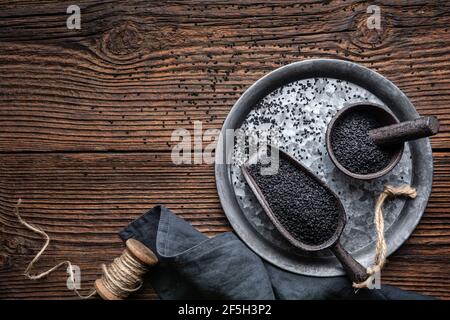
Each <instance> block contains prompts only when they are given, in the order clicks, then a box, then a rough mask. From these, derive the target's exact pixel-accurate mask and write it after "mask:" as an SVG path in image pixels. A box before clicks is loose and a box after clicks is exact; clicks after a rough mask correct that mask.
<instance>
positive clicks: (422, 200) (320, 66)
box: [215, 59, 433, 277]
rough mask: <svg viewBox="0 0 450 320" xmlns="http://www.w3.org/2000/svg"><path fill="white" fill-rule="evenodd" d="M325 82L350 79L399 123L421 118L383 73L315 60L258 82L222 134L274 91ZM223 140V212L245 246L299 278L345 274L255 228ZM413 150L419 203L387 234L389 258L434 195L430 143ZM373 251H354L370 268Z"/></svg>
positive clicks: (219, 183)
mask: <svg viewBox="0 0 450 320" xmlns="http://www.w3.org/2000/svg"><path fill="white" fill-rule="evenodd" d="M321 77H322V78H324V77H326V78H335V79H340V80H346V81H349V82H352V83H354V84H356V85H358V86H360V87H362V88H364V89H366V90H368V91H370V92H371V93H373V94H374V95H375V96H377V97H378V98H379V99H380V100H381V101H383V103H385V104H386V105H387V106H389V108H390V109H391V110H392V112H393V113H394V114H395V115H396V116H397V117H398V119H399V120H400V121H407V120H412V119H414V118H417V117H418V116H419V114H418V113H417V111H416V109H415V108H414V106H413V105H412V103H411V102H410V101H409V99H408V98H407V97H406V95H405V94H404V93H403V92H402V91H401V90H400V89H399V88H398V87H397V86H395V85H394V84H393V83H392V82H390V81H389V80H387V79H386V78H385V77H383V76H382V75H380V74H379V73H377V72H375V71H372V70H370V69H368V68H366V67H363V66H360V65H358V64H355V63H352V62H348V61H343V60H337V59H313V60H305V61H300V62H294V63H291V64H289V65H286V66H283V67H281V68H278V69H276V70H274V71H272V72H270V73H269V74H267V75H265V76H264V77H262V78H261V79H259V80H257V81H256V82H255V83H254V84H253V85H251V86H250V87H249V88H248V89H247V90H246V91H245V92H244V93H243V94H242V95H241V97H240V98H239V99H238V101H237V102H236V103H235V105H234V106H233V108H232V109H231V111H230V113H229V114H228V116H227V118H226V119H225V122H224V124H223V127H222V132H226V131H225V130H226V129H237V128H239V127H240V126H241V124H242V122H243V121H244V119H245V118H246V116H247V115H248V113H249V112H250V111H251V110H252V108H253V107H254V106H255V105H256V104H257V103H258V102H259V101H260V100H261V99H262V98H264V97H265V96H266V95H267V94H269V93H270V92H272V91H273V90H275V89H277V88H279V87H281V86H283V85H286V84H288V83H291V82H293V81H298V80H302V79H308V78H321ZM224 138H225V135H224V134H221V135H220V138H219V140H218V144H217V148H216V157H215V160H216V165H215V177H216V187H217V192H218V194H219V198H220V203H221V205H222V208H223V210H224V212H225V214H226V216H227V218H228V220H229V221H230V224H231V226H232V227H233V229H234V231H235V232H236V234H237V235H238V236H239V237H240V238H241V239H242V241H243V242H244V243H246V244H247V245H248V246H249V247H250V248H251V249H252V250H253V251H254V252H256V253H257V254H258V255H259V256H261V257H262V258H263V259H265V260H267V261H268V262H270V263H272V264H274V265H276V266H278V267H280V268H282V269H285V270H288V271H291V272H294V273H299V274H305V275H310V276H320V277H327V276H337V275H343V274H345V272H344V270H343V269H342V267H341V266H340V264H339V262H338V261H337V259H336V258H334V257H320V258H314V259H311V258H307V257H301V256H298V255H293V254H292V253H291V254H290V253H288V252H285V251H283V250H280V249H279V248H278V247H276V246H275V245H273V244H272V243H270V242H269V241H268V240H267V239H265V238H264V237H262V236H261V235H260V234H259V233H258V231H257V230H255V229H254V227H253V226H252V225H251V224H250V222H249V221H248V220H247V219H246V217H245V215H244V213H243V212H242V210H241V208H240V206H239V204H238V202H237V199H236V195H235V193H234V188H233V186H232V180H231V165H230V164H227V162H226V160H227V158H228V159H229V158H230V155H228V154H226V153H225V149H226V148H225V147H224V141H225V140H224ZM409 146H410V150H411V155H412V163H413V177H412V184H413V186H415V187H416V189H417V197H416V199H415V200H409V201H406V203H405V205H404V207H403V210H402V212H401V213H400V215H399V217H398V218H397V220H396V221H395V222H394V223H393V224H392V226H391V227H390V228H389V229H388V230H387V231H386V235H385V237H386V242H387V246H388V255H390V254H392V253H393V252H394V251H395V250H397V249H398V248H399V247H400V246H401V245H402V244H403V242H405V241H406V240H407V239H408V237H409V236H410V235H411V233H412V232H413V230H414V229H415V227H416V226H417V224H418V223H419V221H420V218H421V217H422V214H423V212H424V211H425V207H426V205H427V202H428V198H429V196H430V193H431V185H432V179H433V158H432V154H431V145H430V142H429V140H428V139H427V138H424V139H419V140H416V141H413V142H409ZM229 149H230V150H228V151H229V152H232V148H229ZM373 248H374V245H373V244H372V245H369V246H366V247H364V248H362V249H360V250H357V251H356V252H352V255H353V256H354V257H355V259H356V260H358V261H359V262H360V263H361V264H362V265H364V266H366V267H367V266H368V265H370V264H371V263H372V262H373V261H372V260H373Z"/></svg>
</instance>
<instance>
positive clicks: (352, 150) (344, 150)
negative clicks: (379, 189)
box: [331, 111, 395, 174]
mask: <svg viewBox="0 0 450 320" xmlns="http://www.w3.org/2000/svg"><path fill="white" fill-rule="evenodd" d="M382 125H383V124H382V123H380V122H379V121H378V119H376V118H375V117H374V116H373V115H371V113H369V112H362V111H355V112H349V113H347V114H344V115H343V116H342V118H340V119H339V120H338V122H337V123H336V125H335V127H334V130H333V132H332V133H331V146H332V148H333V153H334V155H335V157H336V159H337V160H338V161H339V163H340V164H341V165H342V166H344V167H345V168H346V169H347V170H349V171H350V172H353V173H357V174H370V173H375V172H378V171H380V170H382V169H384V168H386V167H387V166H388V165H389V163H390V162H391V159H392V156H393V155H394V153H395V148H393V147H381V146H378V145H377V144H376V143H375V142H374V141H373V140H372V139H371V138H370V137H369V135H368V131H369V130H371V129H375V128H379V127H381V126H382Z"/></svg>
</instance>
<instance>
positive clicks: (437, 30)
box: [0, 0, 450, 299]
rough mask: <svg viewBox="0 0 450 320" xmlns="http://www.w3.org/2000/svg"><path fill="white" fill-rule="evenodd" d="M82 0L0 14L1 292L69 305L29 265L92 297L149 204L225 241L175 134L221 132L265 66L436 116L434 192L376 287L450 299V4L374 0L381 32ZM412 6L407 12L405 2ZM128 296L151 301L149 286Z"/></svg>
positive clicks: (322, 15) (295, 11)
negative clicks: (305, 69)
mask: <svg viewBox="0 0 450 320" xmlns="http://www.w3.org/2000/svg"><path fill="white" fill-rule="evenodd" d="M300 2H301V1H281V0H279V1H273V2H272V4H268V3H267V4H266V3H264V2H263V1H252V0H245V1H222V2H216V1H200V0H187V1H155V2H151V1H108V2H104V3H102V2H99V1H96V0H92V1H81V0H80V1H77V2H76V3H77V4H78V5H79V6H80V8H81V29H79V30H77V29H72V30H69V29H68V28H67V27H66V19H67V18H68V17H69V16H70V15H69V14H66V9H67V7H68V6H69V5H71V4H72V3H71V2H64V3H62V2H61V1H42V0H41V1H23V2H21V1H1V4H0V222H1V223H0V244H1V246H0V298H69V297H70V298H72V297H73V296H74V295H73V293H72V292H71V291H68V290H67V288H66V278H67V274H66V273H65V271H64V270H60V271H58V272H57V273H56V274H54V275H52V276H50V277H49V278H47V279H46V280H42V281H35V282H33V281H29V280H27V279H25V277H24V276H23V271H24V269H25V267H26V265H27V263H28V262H29V261H30V259H31V258H32V257H33V255H35V254H36V252H37V250H38V249H39V248H40V246H41V245H42V240H41V239H40V238H39V237H38V236H36V235H34V234H32V233H30V232H29V231H27V230H26V229H24V228H23V227H22V226H21V225H19V223H18V222H17V220H16V218H15V216H14V215H13V207H14V205H15V203H16V201H17V199H18V198H19V197H21V198H23V200H24V204H23V209H22V214H23V216H24V217H25V218H26V219H27V220H28V221H29V222H31V223H34V224H36V225H38V226H39V227H41V228H42V229H45V230H46V231H48V233H49V235H50V236H51V237H52V239H53V241H52V242H51V245H50V246H49V248H48V251H47V252H46V253H45V254H44V255H43V257H42V260H41V261H40V262H39V263H38V265H37V270H43V269H45V268H48V267H50V266H52V265H54V264H55V263H56V262H59V261H61V260H65V259H70V260H71V261H73V262H74V263H75V264H77V265H79V266H80V268H81V271H82V286H83V288H85V289H88V288H89V287H90V286H91V285H92V283H93V281H94V279H95V278H96V277H97V276H99V274H100V272H101V270H100V267H99V266H100V264H101V263H106V262H109V261H110V259H111V258H112V257H115V256H117V255H118V254H119V253H120V252H121V250H122V247H123V244H122V243H121V241H120V240H119V238H118V237H117V232H118V230H120V229H121V228H122V227H123V226H125V225H126V224H127V223H128V222H130V221H132V220H133V219H134V218H136V217H137V216H139V215H140V214H142V213H143V212H144V211H146V210H147V209H148V208H150V207H152V206H153V205H155V204H157V203H163V204H165V205H166V206H167V207H169V208H170V209H172V210H173V211H174V212H175V213H176V214H178V215H179V216H181V217H183V218H184V219H186V220H187V221H189V222H190V223H192V224H193V225H194V226H195V227H196V228H197V229H198V230H200V231H202V232H204V233H205V234H207V235H209V236H213V235H215V234H217V233H221V232H224V231H229V230H230V226H229V224H228V222H227V219H226V218H225V216H224V214H223V211H222V209H221V206H220V203H219V200H218V196H217V193H216V188H215V182H214V171H213V166H212V165H206V164H204V165H183V166H176V165H174V164H172V161H171V157H170V152H171V147H172V145H173V144H174V143H172V142H171V133H172V131H173V130H174V129H175V128H180V127H184V128H186V129H188V130H191V129H192V127H193V121H195V120H201V121H203V128H204V129H206V128H220V127H221V125H222V122H223V120H224V118H225V117H226V115H227V113H228V111H229V110H230V108H231V107H232V105H233V104H234V102H235V101H236V99H237V98H238V97H239V95H240V94H241V93H242V92H243V91H244V90H245V88H247V87H248V86H249V85H250V84H252V83H253V82H254V81H255V80H256V79H258V78H260V77H261V76H262V75H264V74H266V73H267V72H269V71H271V70H273V69H275V68H277V67H279V66H282V65H285V64H288V63H290V62H294V61H300V60H304V59H309V58H339V59H345V60H350V61H354V62H357V63H360V64H362V65H365V66H367V67H369V68H372V69H374V70H376V71H378V72H380V73H381V74H383V75H385V76H386V77H388V78H389V79H390V80H392V81H393V82H394V83H395V84H396V85H397V86H399V87H400V88H401V89H402V90H403V91H404V92H405V93H406V94H407V95H408V96H409V98H410V99H411V101H412V102H413V103H414V105H415V106H416V108H417V110H418V111H419V112H420V113H421V114H422V115H432V114H434V115H437V116H438V118H439V119H440V121H441V124H442V125H441V133H440V134H439V135H437V136H435V137H433V138H432V139H431V143H432V146H433V150H434V165H435V173H434V183H433V192H432V195H431V199H430V202H429V204H428V208H427V210H426V212H425V215H424V217H423V218H422V220H421V222H420V224H419V226H418V227H417V229H416V230H415V232H414V233H413V235H412V236H411V238H410V239H409V240H408V241H407V243H406V244H404V245H403V246H402V247H401V249H400V250H398V251H397V252H396V253H395V254H394V255H393V256H392V257H391V258H390V259H389V264H388V265H387V267H386V269H385V270H384V271H383V275H382V281H383V283H389V284H393V285H397V286H399V287H401V288H403V289H407V290H412V291H416V292H420V293H424V294H429V295H433V296H436V297H441V298H447V299H448V298H450V279H449V276H450V216H449V214H450V202H449V195H450V158H449V155H450V107H449V105H450V30H449V28H450V3H449V2H448V1H402V4H401V3H400V1H379V2H378V5H379V6H380V9H381V26H382V30H379V31H377V30H374V29H368V27H367V24H366V20H367V18H368V17H369V16H370V15H369V14H368V13H367V12H366V10H367V7H368V5H369V3H364V2H362V1H353V2H352V1H325V2H321V1H308V2H307V3H305V4H301V3H300ZM406 3H408V4H406ZM135 297H138V298H156V297H157V296H156V294H155V293H154V292H153V291H152V289H151V288H150V287H149V286H148V285H147V286H145V288H144V289H143V290H141V292H140V293H139V294H137V295H136V296H135Z"/></svg>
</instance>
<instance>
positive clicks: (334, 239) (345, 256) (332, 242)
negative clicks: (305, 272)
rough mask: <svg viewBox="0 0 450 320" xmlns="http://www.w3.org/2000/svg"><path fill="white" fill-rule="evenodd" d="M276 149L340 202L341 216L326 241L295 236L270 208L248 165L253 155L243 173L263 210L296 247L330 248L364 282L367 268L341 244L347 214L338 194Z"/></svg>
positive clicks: (251, 161) (356, 279) (244, 166)
mask: <svg viewBox="0 0 450 320" xmlns="http://www.w3.org/2000/svg"><path fill="white" fill-rule="evenodd" d="M274 149H275V150H278V152H279V156H280V158H282V157H284V159H287V160H289V161H291V163H292V164H293V165H294V166H296V167H297V168H298V170H301V171H303V172H304V173H306V174H307V175H308V176H309V177H311V178H312V179H313V180H314V181H316V182H317V183H318V184H320V185H321V186H322V187H323V188H325V190H327V191H328V192H329V193H330V194H331V195H332V196H333V197H334V198H335V199H336V203H337V204H338V206H339V208H338V210H339V218H338V223H337V227H336V230H335V232H334V234H333V236H331V237H330V238H329V239H328V240H327V241H325V242H324V243H321V244H319V245H310V244H306V243H303V242H301V241H299V240H298V239H296V238H295V237H293V236H292V235H291V234H290V232H289V231H287V230H286V228H285V227H284V226H283V225H282V224H281V223H280V221H279V220H278V218H277V217H276V216H275V214H274V213H273V211H272V209H271V208H270V206H269V204H268V202H267V201H266V198H265V196H264V194H263V193H262V191H261V189H260V188H259V186H258V184H257V183H256V181H255V179H254V178H253V177H252V175H251V174H250V172H249V170H248V167H249V166H250V164H253V163H256V161H254V160H255V158H253V157H251V158H250V159H249V160H248V161H247V162H246V163H245V164H244V165H243V166H242V167H241V169H242V174H243V175H244V178H245V180H246V181H247V183H248V185H249V186H250V189H252V191H253V193H254V194H255V196H256V198H257V199H258V202H259V203H260V204H261V206H262V208H263V210H264V211H265V213H266V214H267V215H268V217H269V218H270V220H271V221H272V223H273V224H274V225H275V227H276V228H277V230H278V231H279V232H280V233H281V235H282V236H283V237H284V238H286V239H287V240H288V241H289V242H290V243H291V244H292V245H293V246H294V247H296V248H299V249H301V250H304V251H319V250H324V249H330V250H331V251H332V252H333V254H334V255H335V256H336V257H337V258H338V259H339V261H340V262H341V264H342V266H343V267H344V269H345V271H346V272H347V275H348V277H349V278H350V279H351V280H352V281H353V282H356V283H359V282H362V281H364V280H366V279H367V277H368V274H367V273H366V269H365V268H364V267H363V266H362V265H361V264H359V263H358V262H357V261H356V260H355V259H354V258H353V257H352V256H351V255H350V254H349V253H348V252H347V251H346V250H345V249H344V248H343V247H342V245H341V244H340V242H339V238H340V236H341V234H342V231H343V230H344V227H345V223H346V219H347V218H346V214H345V210H344V207H343V205H342V203H341V201H340V200H339V198H338V197H337V195H336V194H335V193H334V192H333V191H332V190H331V189H330V188H329V187H328V186H327V185H326V184H325V183H324V182H323V181H322V180H320V179H319V178H318V177H316V176H315V174H314V173H312V172H311V171H310V170H308V169H307V168H305V167H304V166H303V165H302V164H301V163H299V162H298V161H297V160H295V159H294V158H292V157H291V156H290V155H288V154H287V153H285V152H283V151H281V150H279V149H277V148H275V147H272V152H274ZM255 156H257V155H255Z"/></svg>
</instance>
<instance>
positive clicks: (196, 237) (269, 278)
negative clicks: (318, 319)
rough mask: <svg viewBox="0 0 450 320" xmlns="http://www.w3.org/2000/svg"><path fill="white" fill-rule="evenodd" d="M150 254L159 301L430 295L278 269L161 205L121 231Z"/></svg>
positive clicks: (226, 237)
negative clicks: (359, 285)
mask: <svg viewBox="0 0 450 320" xmlns="http://www.w3.org/2000/svg"><path fill="white" fill-rule="evenodd" d="M119 235H120V237H121V238H122V240H124V241H125V240H127V239H129V238H135V239H137V240H139V241H141V242H142V243H144V244H145V245H146V246H148V247H149V248H150V249H152V250H153V252H155V254H156V255H157V256H158V258H159V261H160V262H159V264H158V265H157V266H155V267H154V268H153V269H152V271H151V272H149V274H148V277H147V278H146V280H149V281H150V282H151V284H152V286H153V288H154V289H155V290H156V292H157V293H158V294H159V296H160V298H162V299H429V298H428V297H425V296H422V295H419V294H415V293H411V292H407V291H403V290H400V289H398V288H395V287H391V286H388V285H382V287H381V289H373V290H369V289H362V290H359V291H358V292H356V293H355V291H354V289H353V288H352V285H351V282H350V281H349V280H348V279H347V278H346V277H344V276H342V277H328V278H318V277H308V276H302V275H298V274H294V273H291V272H287V271H284V270H281V269H279V268H277V267H275V266H273V265H271V264H269V263H267V262H265V261H263V260H262V259H261V258H259V256H257V255H256V254H255V253H254V252H253V251H251V250H250V249H249V248H248V247H247V246H246V245H245V244H244V243H243V242H242V241H241V240H240V239H239V238H238V237H237V236H236V235H235V234H234V233H232V232H227V233H223V234H220V235H218V236H216V237H214V238H207V237H206V236H205V235H203V234H201V233H200V232H198V231H197V230H195V229H194V228H193V227H192V226H191V225H190V224H189V223H187V222H186V221H185V220H183V219H181V218H179V217H177V216H176V215H174V214H173V213H172V212H170V210H169V209H167V208H165V207H164V206H156V207H154V208H153V209H151V210H149V211H148V212H147V213H145V214H144V215H142V216H141V217H139V218H138V219H136V220H134V221H133V222H131V223H130V224H129V225H128V226H127V227H126V228H124V229H123V230H122V231H121V232H120V234H119Z"/></svg>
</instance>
